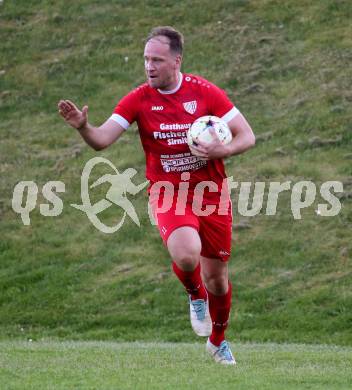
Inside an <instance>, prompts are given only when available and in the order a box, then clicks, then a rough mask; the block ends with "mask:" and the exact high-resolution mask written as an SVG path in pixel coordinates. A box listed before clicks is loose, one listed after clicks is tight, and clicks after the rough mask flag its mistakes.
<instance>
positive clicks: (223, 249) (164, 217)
mask: <svg viewBox="0 0 352 390" xmlns="http://www.w3.org/2000/svg"><path fill="white" fill-rule="evenodd" d="M165 197H166V196H165V195H164V194H163V193H162V194H161V195H160V196H158V197H157V196H152V195H150V197H149V204H150V206H151V211H152V213H153V216H154V218H155V220H156V223H157V226H158V229H159V233H160V236H161V238H162V239H163V241H164V244H165V245H166V244H167V240H168V238H169V236H170V234H171V233H172V232H173V231H174V230H175V229H177V228H179V227H182V226H190V227H193V228H194V229H196V230H197V231H198V234H199V237H200V239H201V243H202V250H201V255H202V256H204V257H208V258H216V259H220V260H221V261H224V262H226V261H228V260H229V258H230V254H231V239H232V204H231V200H230V199H227V201H226V211H225V213H224V212H221V214H224V215H219V214H220V213H219V212H218V209H219V204H218V203H217V202H216V200H215V198H214V197H211V198H207V199H204V201H203V202H202V208H203V209H204V208H205V207H207V205H208V207H209V206H210V205H215V207H216V209H215V210H214V212H212V213H211V214H210V215H197V214H199V213H197V212H196V213H195V212H194V208H192V200H193V198H192V196H189V197H188V198H189V199H187V201H186V202H185V205H184V207H181V209H182V212H181V213H180V211H177V212H176V210H177V191H175V195H174V196H173V199H172V201H171V200H170V203H172V205H171V207H170V208H169V209H168V210H167V209H166V210H165V211H163V210H161V208H162V205H163V202H164V201H165ZM212 201H213V202H214V203H212ZM213 208H214V207H213ZM178 214H181V215H178Z"/></svg>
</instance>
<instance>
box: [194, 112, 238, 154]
mask: <svg viewBox="0 0 352 390" xmlns="http://www.w3.org/2000/svg"><path fill="white" fill-rule="evenodd" d="M210 128H213V129H214V130H215V132H216V134H217V136H218V137H219V139H220V141H221V143H222V144H224V145H225V144H228V143H229V142H231V140H232V132H231V130H230V128H229V126H228V125H227V123H226V122H224V121H223V120H222V119H220V118H218V117H217V116H214V115H206V116H202V117H200V118H198V119H196V120H195V121H194V122H193V123H192V126H191V127H190V128H189V130H188V132H187V143H188V145H190V146H191V145H197V144H198V141H201V142H204V143H210V142H211V141H212V140H213V138H212V135H211V134H210V132H209V129H210Z"/></svg>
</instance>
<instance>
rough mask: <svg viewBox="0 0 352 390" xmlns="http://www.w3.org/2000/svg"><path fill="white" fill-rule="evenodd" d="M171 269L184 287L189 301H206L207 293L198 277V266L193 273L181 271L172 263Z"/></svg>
mask: <svg viewBox="0 0 352 390" xmlns="http://www.w3.org/2000/svg"><path fill="white" fill-rule="evenodd" d="M172 269H173V270H174V272H175V274H176V276H177V277H178V278H179V280H180V282H181V283H182V284H183V285H184V286H185V288H186V290H187V292H188V294H190V295H191V299H192V300H193V299H206V297H207V292H206V290H205V287H204V285H203V282H202V279H201V276H200V264H198V265H197V267H196V268H195V269H194V270H193V271H183V270H182V269H180V268H179V267H178V266H177V264H176V263H175V262H174V261H173V262H172Z"/></svg>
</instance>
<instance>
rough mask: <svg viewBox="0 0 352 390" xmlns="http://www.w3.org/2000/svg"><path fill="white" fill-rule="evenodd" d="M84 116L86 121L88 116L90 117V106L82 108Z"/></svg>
mask: <svg viewBox="0 0 352 390" xmlns="http://www.w3.org/2000/svg"><path fill="white" fill-rule="evenodd" d="M82 115H83V118H84V119H85V120H86V119H87V116H88V106H84V107H83V108H82Z"/></svg>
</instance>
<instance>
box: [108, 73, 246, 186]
mask: <svg viewBox="0 0 352 390" xmlns="http://www.w3.org/2000/svg"><path fill="white" fill-rule="evenodd" d="M237 113H238V110H237V109H236V108H235V107H234V105H233V103H232V102H231V101H230V100H229V98H228V97H227V96H226V94H225V92H224V91H223V90H221V89H220V88H218V87H217V86H215V85H214V84H212V83H210V82H209V81H207V80H205V79H203V78H201V77H199V76H194V75H191V74H180V81H179V84H178V86H177V87H176V88H175V89H174V90H173V91H160V90H158V89H155V88H151V87H150V86H149V85H148V84H147V83H145V84H142V85H141V86H139V87H137V88H136V89H134V90H133V91H131V92H130V93H129V94H128V95H126V96H125V97H124V98H122V99H121V100H120V102H119V103H118V104H117V106H116V108H115V110H114V113H113V115H112V116H111V119H113V120H115V121H117V122H118V123H119V124H120V125H122V126H123V127H124V128H125V129H127V127H128V126H129V125H130V124H131V123H132V122H134V121H136V122H137V124H138V129H139V134H140V138H141V141H142V145H143V148H144V152H145V156H146V177H147V179H149V180H150V182H151V184H153V183H155V182H157V181H161V180H163V181H164V180H165V181H169V182H171V183H173V184H174V185H175V186H177V185H178V183H179V182H180V181H181V173H182V172H190V180H189V182H190V188H192V187H193V188H194V187H195V185H196V184H197V183H199V182H201V181H204V180H212V181H214V182H215V183H217V184H220V183H222V181H223V179H224V178H225V177H226V174H225V169H224V164H223V161H222V159H218V160H209V161H204V160H201V159H200V158H199V157H196V156H194V155H192V154H191V152H190V149H189V147H188V144H187V131H188V129H189V128H190V126H191V124H192V123H193V122H194V121H195V120H196V119H197V118H199V117H201V116H203V115H215V116H218V117H220V118H223V119H224V120H225V121H226V122H229V121H230V120H231V119H232V118H233V117H234V116H235V115H236V114H237Z"/></svg>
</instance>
